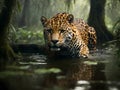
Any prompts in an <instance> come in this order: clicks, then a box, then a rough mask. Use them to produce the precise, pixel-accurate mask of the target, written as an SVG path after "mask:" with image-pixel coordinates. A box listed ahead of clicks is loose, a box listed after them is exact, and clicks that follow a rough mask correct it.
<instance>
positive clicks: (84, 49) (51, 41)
mask: <svg viewBox="0 0 120 90" xmlns="http://www.w3.org/2000/svg"><path fill="white" fill-rule="evenodd" d="M41 22H42V25H43V27H44V39H45V44H46V47H48V48H49V49H50V51H51V52H56V53H59V55H60V54H63V53H64V52H66V53H67V55H69V56H72V57H88V55H89V49H90V48H91V49H93V48H95V45H96V32H95V30H94V28H93V27H90V26H89V25H88V24H87V23H85V22H84V21H83V20H81V19H74V16H73V15H72V14H67V13H58V14H57V15H55V16H54V17H52V18H50V19H47V18H46V17H43V16H42V17H41ZM88 47H89V48H88ZM63 48H66V49H65V50H64V49H63Z"/></svg>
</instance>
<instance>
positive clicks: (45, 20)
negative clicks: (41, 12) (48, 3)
mask: <svg viewBox="0 0 120 90" xmlns="http://www.w3.org/2000/svg"><path fill="white" fill-rule="evenodd" d="M41 22H42V25H43V26H45V22H47V18H46V17H44V16H42V17H41Z"/></svg>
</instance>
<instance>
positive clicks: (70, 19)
mask: <svg viewBox="0 0 120 90" xmlns="http://www.w3.org/2000/svg"><path fill="white" fill-rule="evenodd" d="M67 20H68V22H69V23H72V22H73V20H74V16H73V15H72V14H69V15H68V16H67Z"/></svg>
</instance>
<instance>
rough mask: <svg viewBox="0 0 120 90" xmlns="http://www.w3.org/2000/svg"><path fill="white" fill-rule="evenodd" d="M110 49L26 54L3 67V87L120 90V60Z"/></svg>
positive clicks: (0, 82) (0, 77)
mask: <svg viewBox="0 0 120 90" xmlns="http://www.w3.org/2000/svg"><path fill="white" fill-rule="evenodd" d="M111 52H112V51H109V50H101V51H98V52H95V53H94V54H92V55H91V56H90V57H89V58H88V59H73V58H71V59H68V58H67V59H54V58H53V59H48V58H47V57H46V56H45V55H39V54H25V55H24V56H23V58H22V59H21V58H20V59H19V60H18V61H17V62H15V63H13V64H9V65H7V66H6V69H5V70H2V71H0V90H119V89H120V72H119V71H120V60H119V59H118V58H117V57H116V55H114V53H111Z"/></svg>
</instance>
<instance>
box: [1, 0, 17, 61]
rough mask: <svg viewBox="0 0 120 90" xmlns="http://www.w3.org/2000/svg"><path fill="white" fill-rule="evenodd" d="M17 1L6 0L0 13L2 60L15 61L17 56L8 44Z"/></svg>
mask: <svg viewBox="0 0 120 90" xmlns="http://www.w3.org/2000/svg"><path fill="white" fill-rule="evenodd" d="M15 5H16V0H4V7H2V9H1V13H0V59H13V58H14V56H15V54H14V52H13V50H12V48H11V47H10V45H9V43H8V37H7V36H8V29H9V24H10V21H11V17H12V12H13V9H14V7H15Z"/></svg>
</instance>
